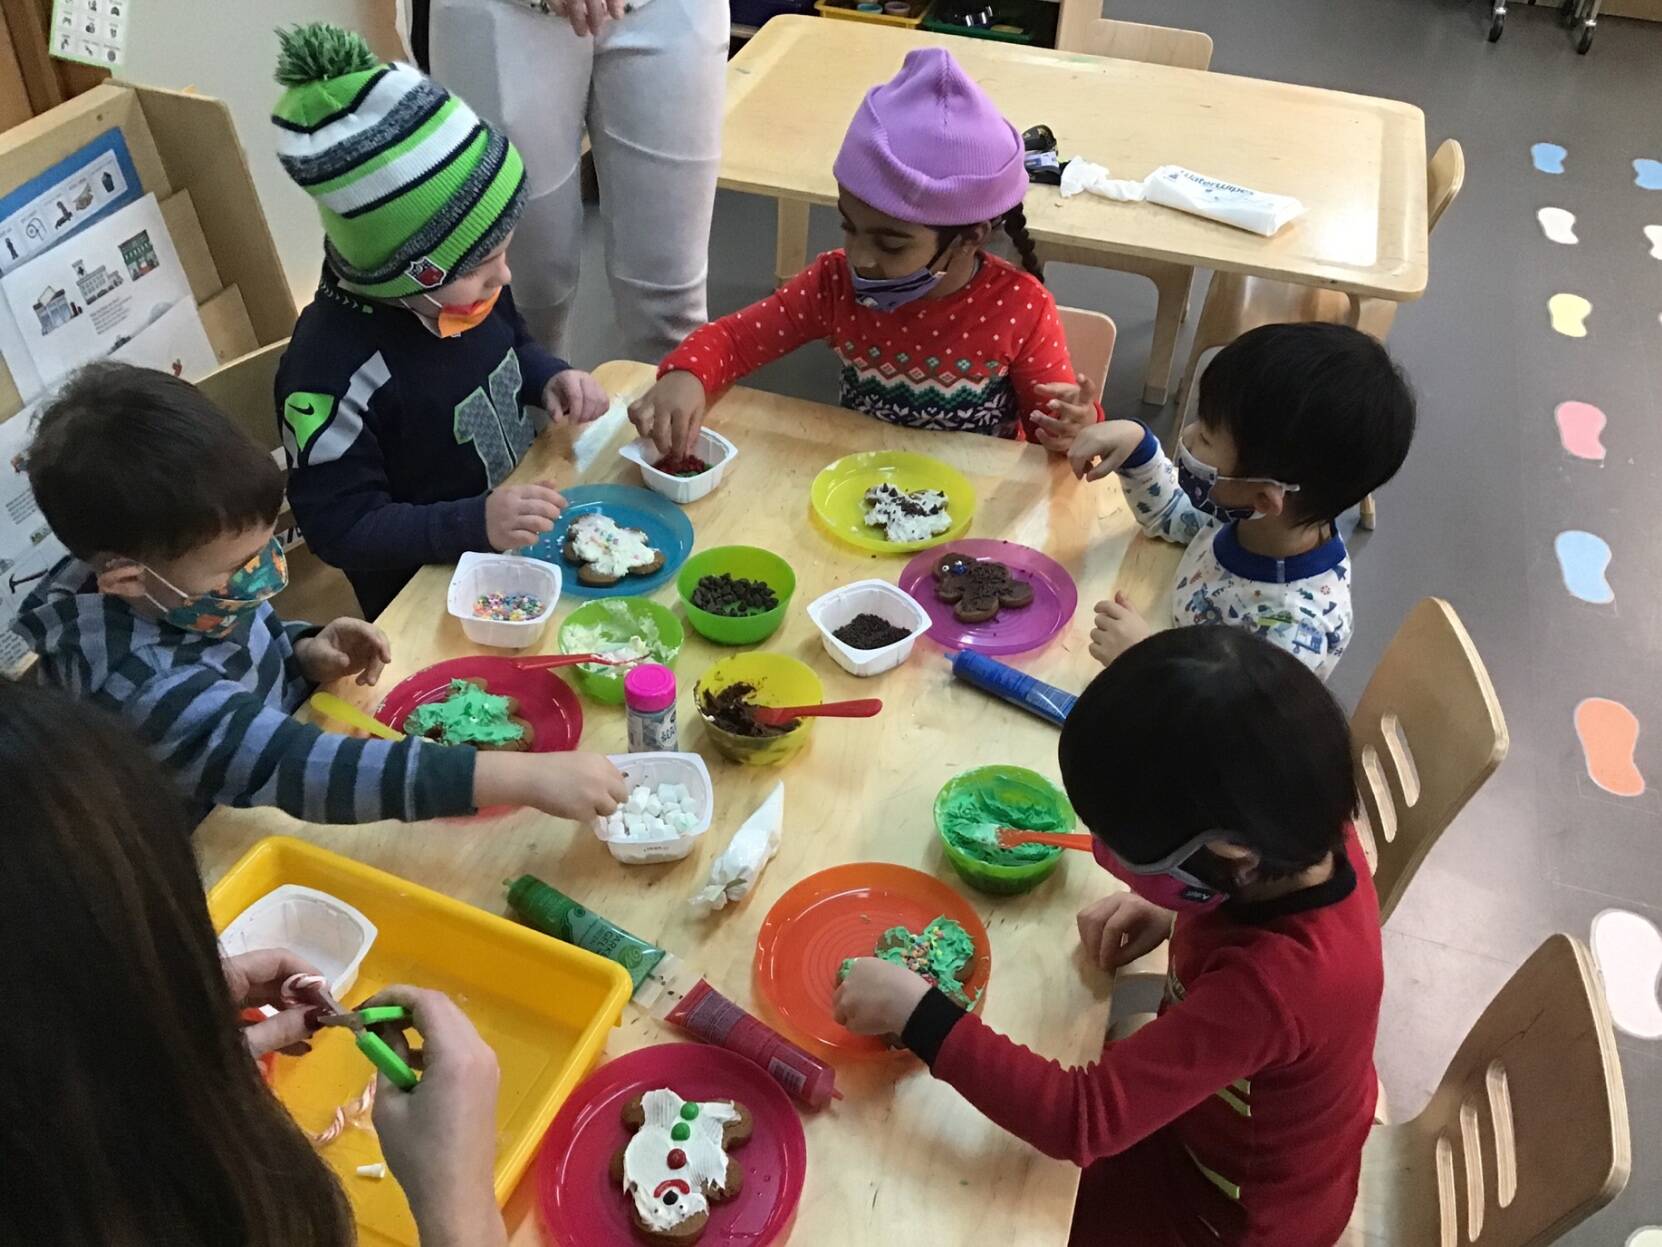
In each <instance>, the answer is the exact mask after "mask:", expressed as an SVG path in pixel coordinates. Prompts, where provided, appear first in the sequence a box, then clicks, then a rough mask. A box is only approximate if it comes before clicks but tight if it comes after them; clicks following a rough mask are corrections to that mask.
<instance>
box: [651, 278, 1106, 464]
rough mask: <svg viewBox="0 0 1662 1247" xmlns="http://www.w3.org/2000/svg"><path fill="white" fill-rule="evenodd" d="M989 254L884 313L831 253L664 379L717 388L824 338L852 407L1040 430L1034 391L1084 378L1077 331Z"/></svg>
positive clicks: (668, 368)
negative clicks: (954, 287) (942, 292)
mask: <svg viewBox="0 0 1662 1247" xmlns="http://www.w3.org/2000/svg"><path fill="white" fill-rule="evenodd" d="M980 261H981V266H980V268H979V269H977V271H976V274H975V276H974V277H972V278H970V280H969V284H968V285H966V286H965V287H964V288H963V289H962V290H959V291H957V292H956V293H953V294H950V295H947V296H946V297H945V298H941V299H916V300H914V301H913V302H911V303H908V304H906V305H905V306H904V307H901V308H898V309H897V310H895V311H893V312H874V311H872V310H871V309H869V308H864V307H861V306H860V305H859V304H858V303H856V302H855V301H854V287H853V283H852V282H851V281H850V280H849V270H848V261H847V259H846V258H845V256H844V255H843V253H842V252H841V251H828V252H826V253H825V254H824V255H822V256H820V257H819V258H818V259H816V260H815V261H814V262H813V263H812V264H810V265H809V266H808V267H807V268H805V269H803V270H802V272H800V273H798V274H797V275H796V276H795V277H793V278H791V280H790V281H788V282H786V283H785V284H784V285H783V286H781V287H780V288H779V289H778V290H777V291H775V292H774V293H773V294H770V295H769V296H768V297H767V298H765V299H763V300H761V301H760V302H758V303H752V304H751V305H750V306H749V307H747V308H745V309H743V310H742V311H739V312H734V313H733V314H732V315H731V316H723V317H722V318H721V319H720V320H716V321H712V322H711V323H710V324H708V325H705V326H703V327H702V328H700V329H696V330H694V331H693V332H692V333H691V334H689V335H687V339H686V341H684V342H683V343H682V344H681V345H680V346H678V347H676V348H675V350H673V351H671V352H670V353H669V355H668V356H666V357H665V359H664V362H663V364H662V365H661V366H660V367H659V369H658V375H659V376H662V375H663V374H664V373H666V372H672V371H676V370H679V371H682V372H690V373H692V374H693V376H695V377H697V378H698V380H699V382H700V383H701V384H702V385H703V386H704V392H705V393H706V394H716V393H718V392H720V391H721V390H724V389H726V388H727V387H728V386H730V385H732V384H734V383H735V382H736V381H738V380H739V379H740V378H742V377H744V376H745V375H746V374H747V373H750V372H754V371H755V370H756V369H758V368H760V367H761V366H762V365H763V364H766V363H770V362H771V361H773V360H776V359H778V358H779V357H780V356H781V355H786V354H789V353H790V352H791V351H794V350H796V348H797V347H799V346H802V345H803V344H805V343H808V342H813V341H822V342H825V343H826V344H827V345H828V346H830V347H831V349H832V350H834V351H836V353H837V357H838V358H839V359H840V360H842V376H841V389H842V397H841V402H842V405H843V406H844V407H847V408H850V409H851V410H854V411H863V412H865V413H866V414H867V415H868V416H876V417H877V418H878V419H879V420H887V421H888V422H889V423H890V424H901V425H906V426H908V427H909V428H914V429H945V430H956V431H959V432H972V433H990V434H994V435H996V436H999V437H1014V436H1016V435H1017V432H1018V430H1021V431H1023V432H1026V433H1028V434H1030V433H1031V430H1030V429H1027V428H1026V421H1027V418H1028V416H1030V415H1031V414H1032V413H1033V412H1034V411H1042V410H1044V403H1045V400H1044V399H1042V398H1040V397H1039V395H1038V394H1037V393H1036V392H1035V388H1034V387H1036V386H1039V385H1043V384H1045V383H1047V382H1054V381H1060V382H1068V383H1071V382H1072V381H1073V379H1074V375H1075V374H1074V370H1073V364H1072V362H1071V361H1070V360H1069V358H1068V344H1067V338H1066V336H1065V335H1064V334H1063V332H1062V321H1061V318H1060V317H1059V316H1058V315H1057V314H1056V301H1055V300H1054V299H1053V298H1051V295H1050V291H1048V290H1046V289H1045V288H1044V286H1043V284H1042V283H1040V282H1039V281H1038V280H1037V279H1036V278H1034V277H1033V276H1032V275H1031V274H1029V273H1025V272H1022V271H1021V270H1020V269H1017V268H1015V267H1013V266H1011V265H1009V264H1006V263H1005V262H1004V261H1003V260H1000V259H998V258H997V257H996V256H990V255H988V254H986V253H985V252H983V253H981V255H980ZM1100 414H1101V413H1100V411H1099V413H1098V417H1099V418H1100Z"/></svg>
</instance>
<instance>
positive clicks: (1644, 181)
mask: <svg viewBox="0 0 1662 1247" xmlns="http://www.w3.org/2000/svg"><path fill="white" fill-rule="evenodd" d="M1537 168H1539V166H1537ZM1633 184H1634V185H1635V186H1642V187H1644V188H1645V189H1646V190H1648V191H1662V160H1645V159H1643V158H1641V159H1639V160H1635V161H1634V162H1633Z"/></svg>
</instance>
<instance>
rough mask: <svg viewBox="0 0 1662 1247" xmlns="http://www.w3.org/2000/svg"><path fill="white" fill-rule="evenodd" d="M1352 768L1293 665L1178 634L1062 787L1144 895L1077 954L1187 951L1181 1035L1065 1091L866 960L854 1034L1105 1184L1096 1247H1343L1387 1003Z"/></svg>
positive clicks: (1144, 1036)
mask: <svg viewBox="0 0 1662 1247" xmlns="http://www.w3.org/2000/svg"><path fill="white" fill-rule="evenodd" d="M1200 742H1205V744H1204V747H1201V748H1197V747H1196V746H1197V744H1198V743H1200ZM1349 744H1350V738H1349V731H1348V729H1347V726H1346V723H1345V717H1344V714H1343V713H1342V712H1341V711H1340V709H1339V707H1338V706H1337V704H1335V702H1334V701H1333V698H1332V697H1331V696H1330V695H1329V694H1328V693H1327V691H1326V690H1325V689H1324V688H1323V686H1322V683H1321V681H1320V680H1318V679H1317V678H1316V677H1315V676H1314V675H1313V674H1311V673H1310V671H1309V670H1307V669H1306V668H1305V667H1304V666H1303V665H1302V664H1300V663H1299V661H1298V660H1297V659H1296V658H1294V657H1292V656H1291V655H1290V654H1287V653H1286V652H1285V651H1283V650H1280V649H1277V648H1276V647H1275V646H1273V645H1271V644H1270V643H1269V642H1267V641H1264V640H1261V639H1259V638H1258V637H1255V636H1252V635H1250V634H1247V633H1244V632H1241V631H1238V630H1236V629H1233V628H1209V627H1203V626H1195V627H1188V628H1174V629H1171V630H1169V631H1166V632H1158V633H1155V634H1154V635H1153V636H1151V637H1149V638H1148V639H1147V640H1144V641H1141V642H1139V643H1138V644H1136V645H1134V646H1133V647H1132V648H1130V649H1128V650H1126V651H1125V652H1124V653H1123V654H1122V655H1120V656H1119V657H1118V658H1116V659H1115V660H1114V662H1113V663H1112V664H1111V665H1110V666H1109V667H1108V669H1107V670H1106V671H1104V672H1103V673H1102V674H1101V675H1099V676H1098V677H1097V678H1096V679H1095V680H1094V681H1093V682H1092V683H1091V685H1090V687H1089V688H1087V689H1086V690H1085V693H1084V695H1083V696H1082V697H1080V699H1079V703H1078V705H1077V706H1075V708H1074V710H1073V712H1072V713H1071V714H1070V715H1069V716H1068V720H1067V723H1066V725H1065V726H1064V727H1063V729H1062V741H1061V749H1060V762H1061V770H1062V778H1063V782H1064V783H1065V785H1066V787H1067V792H1068V797H1069V799H1070V800H1071V801H1072V802H1073V805H1074V808H1075V809H1076V810H1078V812H1079V815H1080V818H1081V819H1082V820H1083V821H1084V822H1085V823H1086V824H1087V825H1088V826H1089V827H1090V829H1091V832H1092V834H1093V835H1094V836H1095V838H1096V845H1095V849H1096V857H1097V860H1098V862H1100V863H1101V864H1102V865H1103V866H1104V867H1105V868H1106V869H1107V870H1108V871H1109V872H1110V873H1111V874H1113V875H1114V876H1116V877H1117V878H1119V879H1120V880H1121V881H1123V882H1124V883H1125V884H1126V885H1127V886H1128V887H1129V888H1130V891H1129V892H1118V893H1115V894H1114V895H1111V896H1109V897H1107V898H1105V899H1103V900H1101V901H1098V902H1096V903H1095V904H1092V905H1090V906H1087V907H1086V908H1085V909H1084V910H1083V911H1082V912H1081V913H1080V915H1079V933H1080V937H1081V939H1082V940H1083V941H1084V943H1085V947H1086V950H1087V953H1088V954H1089V955H1090V956H1091V958H1092V959H1093V960H1094V961H1096V962H1097V964H1098V965H1100V966H1102V967H1103V968H1104V969H1108V970H1112V969H1114V968H1116V967H1117V966H1119V965H1122V964H1124V963H1126V962H1128V961H1130V960H1132V959H1134V958H1136V957H1140V956H1142V955H1143V954H1144V953H1146V952H1148V951H1149V950H1150V949H1152V948H1154V947H1156V946H1157V945H1159V943H1160V942H1161V941H1162V940H1164V939H1166V938H1167V937H1168V934H1169V936H1170V939H1171V959H1170V967H1171V968H1170V972H1169V974H1168V977H1167V983H1166V999H1165V1001H1164V1003H1163V1004H1162V1006H1161V1010H1160V1016H1159V1017H1158V1018H1156V1019H1155V1020H1154V1021H1152V1022H1150V1023H1149V1024H1148V1025H1147V1026H1144V1027H1143V1028H1142V1029H1141V1030H1139V1031H1137V1032H1136V1033H1135V1034H1133V1035H1132V1036H1131V1037H1130V1038H1128V1039H1125V1040H1122V1041H1119V1042H1116V1043H1112V1044H1110V1045H1109V1046H1108V1047H1107V1048H1106V1049H1105V1050H1104V1052H1103V1054H1102V1057H1101V1059H1100V1060H1098V1061H1097V1062H1095V1063H1094V1064H1092V1065H1089V1066H1086V1067H1085V1068H1083V1069H1077V1068H1076V1069H1064V1068H1062V1067H1061V1066H1060V1065H1058V1064H1057V1063H1056V1062H1054V1061H1048V1060H1046V1059H1044V1058H1043V1057H1041V1056H1039V1055H1037V1054H1036V1053H1033V1052H1031V1051H1029V1050H1028V1049H1026V1048H1024V1047H1021V1046H1019V1045H1017V1044H1016V1043H1014V1042H1012V1041H1011V1040H1009V1039H1006V1038H1005V1037H1004V1036H1003V1035H1000V1034H999V1033H998V1032H996V1031H994V1030H993V1029H992V1028H991V1027H989V1026H987V1025H986V1024H985V1023H984V1022H982V1021H981V1020H980V1019H979V1018H977V1017H975V1016H974V1015H972V1014H969V1013H966V1012H965V1011H964V1010H963V1009H961V1008H959V1007H958V1006H957V1005H955V1004H954V1003H952V1001H950V1000H948V999H947V998H946V997H945V996H944V995H942V994H941V992H940V991H939V990H937V989H935V988H933V987H931V986H930V985H929V984H928V983H926V982H924V980H922V979H921V978H919V977H918V976H917V975H915V974H913V973H912V972H911V971H909V970H907V969H905V968H904V967H901V966H896V965H891V964H890V963H888V962H886V961H879V960H877V959H875V958H862V959H861V960H859V961H857V962H855V963H854V967H853V969H852V970H851V972H850V973H849V975H848V977H847V979H846V981H845V982H844V983H843V985H842V986H841V988H839V990H838V994H837V1000H836V1009H837V1014H838V1020H839V1021H842V1022H843V1024H844V1025H846V1026H848V1027H849V1029H851V1030H854V1031H856V1032H859V1033H861V1034H898V1035H899V1036H900V1037H901V1039H902V1042H904V1043H905V1045H906V1046H907V1047H909V1048H911V1049H912V1051H914V1052H915V1053H917V1054H918V1055H919V1056H921V1057H922V1058H923V1059H924V1060H925V1061H927V1062H928V1063H929V1067H930V1072H931V1073H932V1074H934V1076H935V1077H936V1078H939V1079H941V1080H942V1081H944V1082H948V1083H951V1084H952V1086H953V1087H955V1088H956V1089H957V1090H958V1091H959V1093H960V1094H962V1095H963V1096H964V1098H966V1099H967V1100H969V1101H970V1103H972V1104H974V1105H975V1106H976V1107H977V1108H979V1109H980V1110H981V1111H982V1112H984V1113H986V1114H987V1116H989V1117H991V1118H992V1119H993V1120H994V1121H996V1122H998V1123H999V1124H1000V1125H1001V1126H1003V1127H1004V1128H1005V1129H1006V1130H1009V1131H1010V1132H1011V1133H1013V1134H1016V1135H1018V1136H1020V1137H1021V1138H1023V1139H1026V1140H1027V1141H1028V1142H1030V1143H1032V1144H1033V1145H1034V1146H1035V1147H1037V1148H1039V1149H1040V1150H1041V1151H1043V1152H1045V1153H1046V1154H1047V1155H1050V1156H1055V1157H1059V1158H1063V1159H1067V1160H1072V1161H1073V1162H1075V1163H1076V1164H1078V1165H1081V1166H1084V1167H1085V1174H1084V1176H1083V1178H1082V1180H1081V1183H1080V1191H1079V1200H1078V1203H1077V1205H1076V1207H1075V1209H1074V1224H1073V1234H1072V1237H1071V1239H1070V1242H1071V1243H1072V1244H1074V1245H1075V1247H1108V1245H1113V1247H1121V1245H1123V1247H1133V1245H1134V1247H1198V1245H1201V1244H1204V1245H1205V1247H1218V1245H1219V1244H1228V1245H1230V1247H1270V1245H1271V1244H1275V1245H1276V1247H1331V1244H1333V1243H1334V1242H1335V1241H1337V1239H1338V1238H1339V1236H1340V1235H1341V1234H1342V1233H1343V1232H1344V1229H1345V1225H1346V1223H1347V1221H1348V1220H1349V1218H1350V1212H1351V1207H1352V1205H1353V1204H1354V1203H1355V1200H1356V1184H1357V1177H1358V1174H1359V1172H1360V1168H1361V1158H1362V1145H1363V1143H1364V1142H1365V1141H1366V1139H1367V1136H1368V1131H1369V1129H1370V1128H1371V1125H1372V1121H1373V1110H1374V1099H1375V1096H1376V1093H1377V1086H1378V1084H1377V1081H1376V1079H1375V1075H1374V1068H1373V1046H1374V1032H1375V1029H1376V1026H1377V1023H1378V1018H1379V998H1380V993H1381V990H1382V988H1383V971H1382V965H1381V958H1380V943H1379V905H1378V900H1377V898H1376V896H1375V894H1374V890H1373V882H1372V879H1371V878H1370V876H1369V873H1368V867H1367V863H1366V860H1365V859H1364V858H1363V855H1362V852H1361V849H1360V847H1359V845H1358V843H1357V840H1356V835H1355V833H1354V831H1353V829H1352V828H1351V825H1350V819H1351V816H1352V813H1353V811H1354V809H1355V806H1356V788H1355V782H1354V779H1353V776H1352V770H1351V759H1350V748H1349ZM1174 910H1175V911H1176V914H1175V918H1174V914H1173V911H1174Z"/></svg>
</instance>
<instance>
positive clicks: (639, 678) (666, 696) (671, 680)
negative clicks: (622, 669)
mask: <svg viewBox="0 0 1662 1247" xmlns="http://www.w3.org/2000/svg"><path fill="white" fill-rule="evenodd" d="M623 700H624V702H625V703H627V704H628V706H629V708H630V709H631V710H640V711H644V712H645V713H647V714H655V713H656V712H658V711H659V710H663V709H666V708H667V707H669V706H673V705H674V704H675V672H673V671H671V670H670V669H669V668H668V667H664V666H660V665H659V664H658V663H652V662H649V663H642V664H641V665H640V666H639V667H636V668H634V669H633V670H632V671H630V672H629V674H628V675H626V676H624V677H623Z"/></svg>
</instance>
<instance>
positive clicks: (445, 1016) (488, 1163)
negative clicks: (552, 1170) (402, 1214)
mask: <svg viewBox="0 0 1662 1247" xmlns="http://www.w3.org/2000/svg"><path fill="white" fill-rule="evenodd" d="M387 1004H396V1005H403V1006H404V1007H405V1008H407V1009H409V1010H410V1025H411V1026H412V1027H413V1028H414V1029H415V1030H416V1031H417V1032H418V1033H419V1034H420V1035H421V1039H422V1048H421V1052H420V1053H419V1054H418V1055H417V1056H415V1057H413V1058H412V1056H411V1054H410V1050H409V1045H408V1043H407V1042H406V1040H405V1038H404V1035H403V1032H402V1031H400V1030H398V1029H397V1028H396V1027H385V1028H377V1033H378V1034H380V1035H381V1037H382V1038H383V1039H385V1040H386V1041H387V1043H388V1044H390V1045H391V1046H392V1048H393V1049H394V1051H396V1052H398V1054H399V1055H400V1056H403V1057H404V1058H405V1059H406V1060H411V1061H412V1063H414V1064H418V1065H420V1067H421V1069H422V1076H421V1081H420V1082H419V1083H417V1084H416V1085H415V1087H414V1088H413V1089H411V1090H409V1091H400V1090H399V1089H398V1088H397V1087H394V1086H393V1085H392V1084H391V1083H390V1082H388V1081H387V1078H386V1075H384V1074H382V1075H380V1076H378V1077H377V1078H376V1086H375V1131H376V1133H377V1134H378V1135H380V1137H381V1151H382V1153H383V1154H384V1155H385V1156H386V1158H387V1164H388V1166H389V1167H390V1168H391V1169H392V1172H393V1176H394V1177H396V1178H397V1179H398V1182H399V1185H400V1186H402V1187H403V1188H404V1194H405V1196H406V1197H407V1198H408V1199H409V1201H410V1211H411V1212H412V1213H413V1214H414V1216H415V1220H416V1226H417V1227H418V1229H419V1230H420V1234H421V1243H422V1247H464V1245H465V1247H489V1245H490V1244H497V1243H505V1242H506V1241H507V1232H506V1231H505V1230H504V1228H503V1225H502V1214H501V1212H500V1211H499V1210H498V1209H497V1206H496V1196H495V1193H494V1190H493V1187H494V1177H493V1170H494V1168H495V1165H496V1093H497V1085H498V1082H499V1075H498V1072H497V1065H496V1053H495V1052H493V1051H491V1047H490V1045H489V1044H487V1043H486V1042H485V1041H484V1040H483V1039H482V1038H481V1037H480V1035H479V1032H478V1031H477V1030H476V1029H475V1028H474V1025H473V1023H472V1022H470V1021H468V1018H467V1015H466V1014H465V1013H463V1012H462V1011H461V1009H459V1008H458V1007H457V1006H456V1004H455V1002H454V1001H452V1000H451V999H450V998H449V997H448V996H446V995H444V994H443V993H441V992H432V991H423V990H421V989H420V988H416V987H404V986H395V987H388V988H387V989H385V990H384V991H380V992H377V993H376V994H375V995H374V997H372V998H371V999H370V1000H368V1001H366V1002H365V1007H367V1006H369V1005H387Z"/></svg>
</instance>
